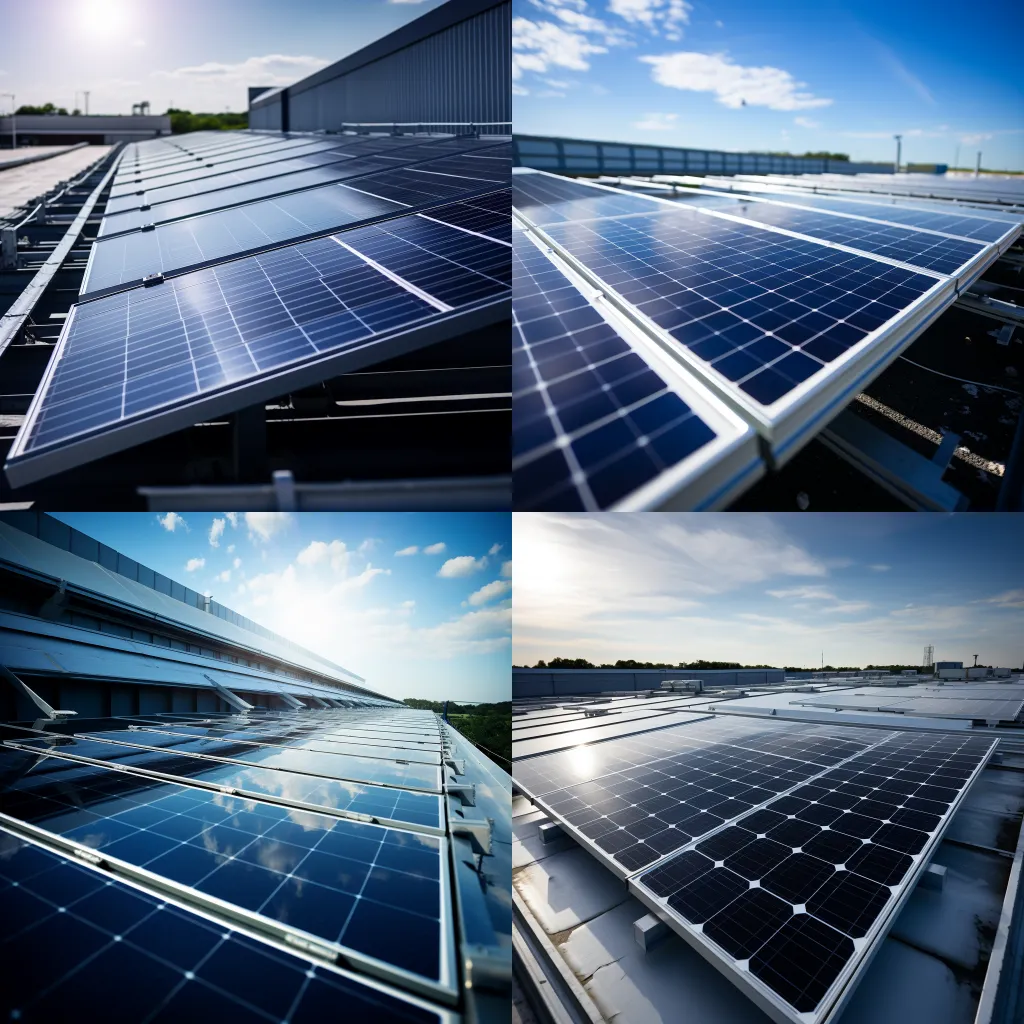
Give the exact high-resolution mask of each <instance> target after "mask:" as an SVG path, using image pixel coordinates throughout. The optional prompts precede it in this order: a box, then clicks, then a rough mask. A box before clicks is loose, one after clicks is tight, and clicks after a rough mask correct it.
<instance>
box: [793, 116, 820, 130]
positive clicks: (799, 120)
mask: <svg viewBox="0 0 1024 1024" xmlns="http://www.w3.org/2000/svg"><path fill="white" fill-rule="evenodd" d="M793 124H795V125H799V126H800V127H801V128H820V127H821V122H820V121H812V120H811V119H810V118H809V117H794V118H793Z"/></svg>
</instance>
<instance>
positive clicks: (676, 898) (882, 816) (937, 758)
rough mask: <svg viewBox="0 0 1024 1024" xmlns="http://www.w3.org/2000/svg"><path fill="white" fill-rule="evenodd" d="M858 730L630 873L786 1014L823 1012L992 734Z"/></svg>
mask: <svg viewBox="0 0 1024 1024" xmlns="http://www.w3.org/2000/svg"><path fill="white" fill-rule="evenodd" d="M700 728H701V727H700V726H695V727H694V731H697V730H698V729H700ZM787 731H788V730H787ZM837 731H838V732H840V733H842V732H845V731H846V730H843V729H842V727H840V729H839V730H837ZM849 734H850V736H851V737H852V736H854V735H861V733H860V732H859V731H857V730H850V731H849ZM865 740H867V741H866V742H864V743H863V745H862V748H861V749H860V750H859V751H858V752H856V753H854V754H853V756H850V757H846V758H844V759H842V760H841V761H837V762H836V764H835V765H834V766H833V767H832V768H831V769H817V768H816V769H815V773H814V775H813V777H810V778H809V781H808V784H806V785H803V786H799V787H796V788H795V789H793V790H792V791H791V792H790V793H789V794H787V795H785V796H782V797H781V798H779V799H774V800H769V801H768V802H767V803H766V804H765V806H764V808H763V809H761V810H757V811H755V812H753V813H752V814H749V815H747V816H745V817H740V818H739V819H738V820H737V821H736V822H735V824H733V825H725V824H724V823H723V826H722V827H720V828H719V829H718V830H717V831H716V832H714V833H713V834H712V835H710V836H708V837H707V838H705V839H703V840H701V839H700V838H699V837H695V838H694V840H693V841H691V842H688V843H687V844H685V845H684V846H683V847H682V849H681V852H679V853H677V854H676V855H674V856H672V857H669V858H668V859H667V860H665V861H664V862H662V863H660V864H658V865H657V866H655V867H653V868H651V869H649V870H647V871H645V872H643V873H640V874H637V875H634V876H633V877H632V879H631V882H630V884H631V886H633V887H634V888H635V891H636V892H637V893H638V894H639V895H640V896H641V898H644V899H646V900H647V901H648V902H649V903H653V905H657V906H659V907H660V908H662V909H663V911H664V913H665V914H667V918H666V919H667V920H669V921H670V923H671V924H672V927H673V928H674V929H675V930H676V931H677V932H679V934H681V935H682V936H683V937H684V938H686V939H687V941H689V942H691V944H693V945H697V946H700V947H703V948H704V949H705V950H706V951H707V952H709V953H711V954H712V955H713V956H714V957H716V958H717V960H718V963H719V965H720V968H721V969H722V970H723V972H724V973H725V974H726V976H727V977H730V978H731V979H732V980H734V981H736V982H737V983H738V984H740V985H741V987H744V988H745V989H747V990H750V991H754V992H757V993H758V994H759V995H761V996H767V997H768V998H769V1000H770V1001H771V1002H772V1003H773V1004H774V1005H775V1006H777V1007H778V1008H779V1009H780V1010H781V1011H782V1012H783V1013H784V1014H786V1015H787V1016H789V1017H790V1018H791V1019H793V1020H794V1021H797V1020H811V1021H820V1020H822V1019H823V1018H824V1017H825V1016H826V1015H827V1014H828V1013H829V1012H830V1010H831V1007H832V1004H833V1001H834V999H835V998H836V996H837V994H838V993H839V992H840V991H841V990H844V986H847V985H848V984H849V983H850V981H851V979H853V978H854V976H855V974H856V971H857V970H858V968H859V966H860V964H861V963H863V961H864V960H865V959H866V958H867V957H868V956H869V954H870V949H871V945H872V944H873V943H875V942H877V941H880V940H881V938H882V937H883V936H884V933H885V923H886V920H887V919H888V917H889V916H890V915H891V913H892V912H893V911H894V909H895V908H896V906H897V905H898V904H899V903H900V902H901V900H902V899H903V897H904V896H905V894H906V893H907V891H908V886H909V884H910V882H911V880H912V878H913V876H914V872H915V871H917V870H920V869H921V868H922V867H923V865H924V863H925V862H926V860H927V858H928V857H929V856H930V851H931V849H932V848H934V846H935V844H936V843H937V842H938V840H939V835H940V833H941V831H942V830H943V828H944V827H945V825H946V824H947V823H948V821H949V817H950V814H951V813H952V809H953V808H954V807H955V806H956V805H957V804H958V802H959V800H960V798H961V797H962V795H963V793H964V791H965V789H966V787H967V786H968V785H969V784H970V782H971V781H972V780H973V778H974V777H975V775H976V774H977V772H978V771H979V770H980V768H981V767H982V766H983V765H984V763H985V762H986V760H987V759H988V756H989V754H990V753H991V751H992V750H993V749H994V747H995V743H996V741H991V740H988V739H984V738H980V737H960V736H953V735H939V734H934V735H927V736H925V735H915V734H911V733H900V732H896V733H876V741H875V742H871V741H870V739H869V738H867V737H865ZM737 746H742V747H746V746H748V744H746V743H742V744H737V742H736V741H735V740H734V741H733V743H732V744H730V746H729V749H730V750H732V749H734V748H736V747H737ZM818 761H819V763H820V761H821V758H820V756H819V758H818ZM603 782H604V780H602V779H598V780H596V781H595V782H594V783H592V784H591V785H592V786H597V785H602V784H603ZM761 785H764V783H761ZM546 799H547V800H551V799H553V795H551V794H549V795H548V797H547V798H546ZM754 836H757V838H754ZM862 939H864V940H866V942H863V943H861V945H860V947H859V948H858V947H856V946H855V944H854V940H862ZM801 1014H806V1015H809V1016H807V1017H803V1018H802V1017H800V1016H798V1015H801Z"/></svg>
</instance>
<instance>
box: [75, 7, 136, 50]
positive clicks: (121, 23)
mask: <svg viewBox="0 0 1024 1024" xmlns="http://www.w3.org/2000/svg"><path fill="white" fill-rule="evenodd" d="M77 6H78V18H77V19H76V21H77V23H78V27H79V29H80V30H81V31H82V32H83V33H84V34H86V35H87V36H88V37H89V38H91V39H93V40H103V39H116V38H118V37H119V36H121V35H123V34H124V31H125V29H126V27H127V24H128V13H129V10H128V2H127V0H79V2H78V5H77Z"/></svg>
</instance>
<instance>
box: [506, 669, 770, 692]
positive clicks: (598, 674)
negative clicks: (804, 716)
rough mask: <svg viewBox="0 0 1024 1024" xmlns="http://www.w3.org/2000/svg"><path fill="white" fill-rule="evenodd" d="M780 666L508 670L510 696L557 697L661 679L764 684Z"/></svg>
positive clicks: (650, 686) (645, 685) (646, 685)
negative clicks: (510, 679)
mask: <svg viewBox="0 0 1024 1024" xmlns="http://www.w3.org/2000/svg"><path fill="white" fill-rule="evenodd" d="M784 677H785V673H784V672H783V671H782V669H781V668H768V669H690V668H674V669H667V670H662V669H647V670H644V669H639V670H637V671H631V670H629V669H611V670H607V669H606V670H602V669H563V670H558V669H555V670H554V671H549V670H548V669H532V668H527V669H520V668H514V669H513V670H512V696H513V697H558V696H561V695H563V694H572V693H600V692H602V691H607V690H613V691H614V690H656V689H658V687H660V686H661V683H662V680H664V679H700V680H702V681H703V683H704V685H705V686H766V685H768V684H769V683H781V682H782V681H783V679H784Z"/></svg>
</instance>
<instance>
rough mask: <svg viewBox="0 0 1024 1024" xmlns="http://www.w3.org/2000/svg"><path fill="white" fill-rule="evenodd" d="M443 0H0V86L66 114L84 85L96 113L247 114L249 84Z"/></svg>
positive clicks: (295, 68) (336, 51) (269, 79)
mask: <svg viewBox="0 0 1024 1024" xmlns="http://www.w3.org/2000/svg"><path fill="white" fill-rule="evenodd" d="M440 2H441V0H405V2H389V0H287V2H281V0H244V2H243V0H215V2H212V3H211V2H209V0H174V2H173V3H146V2H144V0H31V2H26V0H0V93H5V92H13V93H14V94H15V95H16V96H17V102H18V104H19V105H20V104H22V103H34V104H39V103H45V102H52V103H55V104H56V105H57V106H63V107H67V108H68V110H71V109H72V108H73V106H74V105H75V93H76V91H79V90H84V89H88V90H89V91H90V93H91V95H90V97H89V112H90V113H108V114H129V113H131V108H132V104H133V103H137V102H139V101H140V100H149V101H150V103H151V104H152V109H153V112H154V113H158V112H162V111H164V110H166V109H167V108H168V107H169V106H172V105H173V106H175V107H179V108H183V109H188V110H194V111H200V110H203V111H221V110H225V109H230V110H236V111H237V110H245V109H246V88H247V87H248V86H250V85H273V86H277V85H289V84H291V83H292V82H295V81H298V80H299V79H300V78H303V77H305V76H306V75H308V74H311V73H312V72H313V71H316V70H319V68H321V67H324V66H325V65H327V64H330V63H333V62H334V61H336V60H340V59H341V58H342V57H345V56H347V55H348V54H350V53H354V52H355V51H356V50H359V49H361V48H362V47H364V46H366V45H367V44H368V43H371V42H373V41H374V40H376V39H379V38H380V37H381V36H384V35H387V33H388V32H391V31H393V30H394V29H396V28H398V27H399V26H401V25H404V24H405V23H406V22H409V21H412V20H413V19H414V18H418V17H419V16H420V15H422V14H424V13H425V12H426V11H428V10H430V9H431V8H433V7H437V6H438V5H439V3H440ZM79 102H80V103H83V102H84V101H83V100H81V99H80V100H79ZM9 105H10V100H9V99H6V98H4V97H0V110H2V111H4V112H6V111H7V110H8V109H9Z"/></svg>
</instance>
